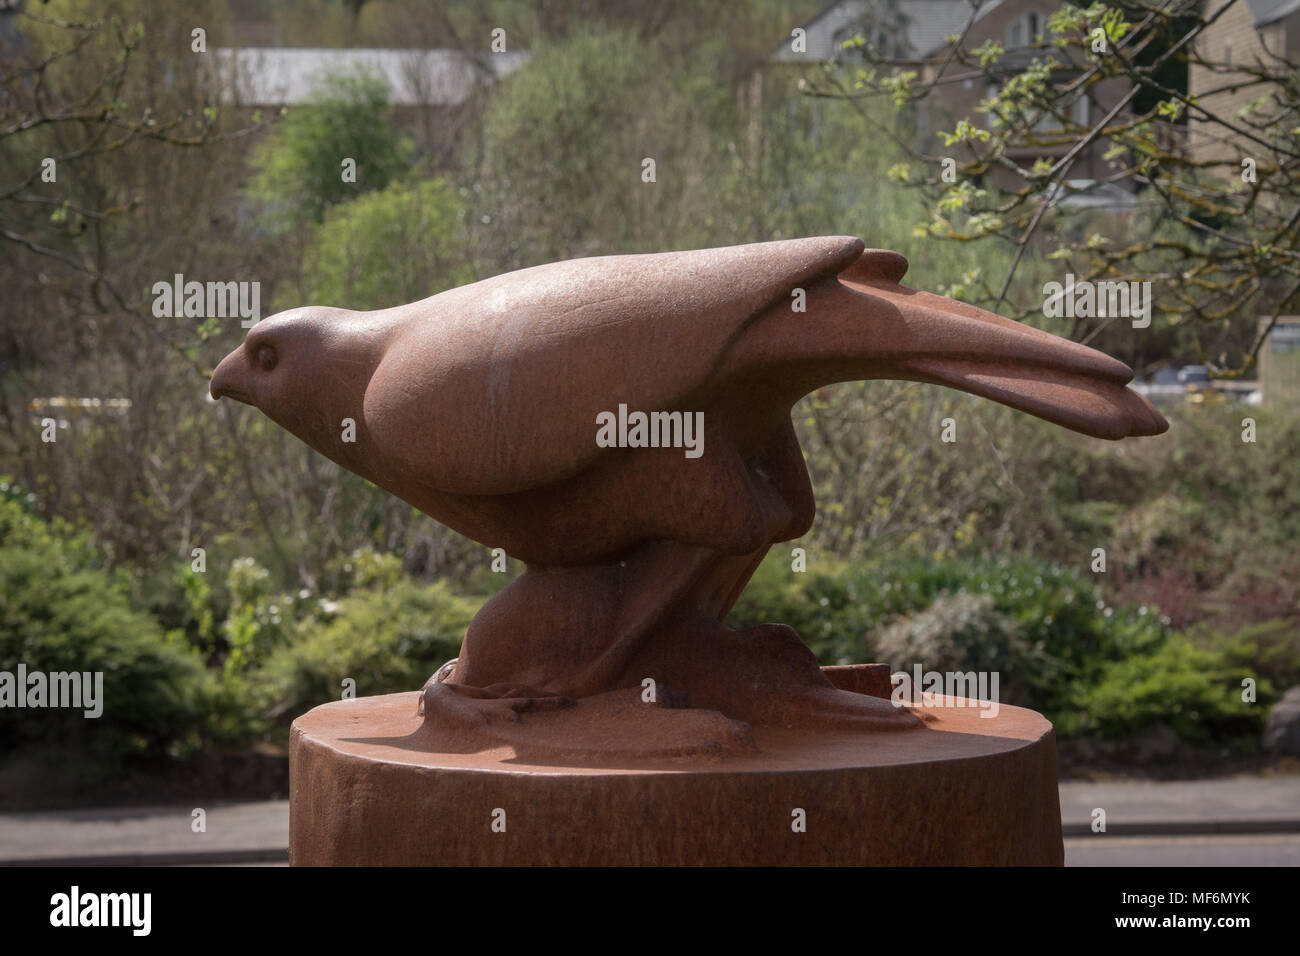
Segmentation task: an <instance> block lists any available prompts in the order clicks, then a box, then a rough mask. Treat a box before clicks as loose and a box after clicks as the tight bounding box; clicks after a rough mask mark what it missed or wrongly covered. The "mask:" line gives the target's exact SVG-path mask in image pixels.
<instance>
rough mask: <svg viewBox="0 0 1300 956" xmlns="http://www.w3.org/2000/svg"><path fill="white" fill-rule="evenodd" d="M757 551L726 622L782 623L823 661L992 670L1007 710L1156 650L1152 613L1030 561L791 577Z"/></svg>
mask: <svg viewBox="0 0 1300 956" xmlns="http://www.w3.org/2000/svg"><path fill="white" fill-rule="evenodd" d="M785 560H786V559H784V558H781V559H777V558H775V556H773V555H769V557H768V558H767V559H765V561H764V563H763V566H762V567H760V569H759V573H758V574H756V575H755V577H754V580H753V582H752V583H751V585H750V587H749V588H747V589H746V591H745V593H744V594H742V595H741V597H740V600H739V601H738V602H737V604H736V607H735V609H734V610H733V611H732V614H731V616H730V618H729V621H728V623H729V624H731V625H732V626H736V627H748V626H752V625H755V624H760V623H764V622H765V621H770V620H781V621H784V622H785V623H788V624H791V625H792V626H794V627H795V628H796V629H797V630H799V631H800V633H801V635H802V636H803V637H804V639H805V640H806V641H807V642H808V644H809V646H810V647H811V648H812V649H813V651H814V652H815V653H816V654H817V655H818V657H819V659H820V660H821V661H822V663H823V664H848V663H863V662H868V661H875V660H882V659H883V660H884V661H885V662H886V663H888V664H890V665H891V667H893V668H894V669H896V670H897V669H900V668H902V669H910V668H911V667H912V666H913V665H915V664H917V663H919V664H922V665H923V667H924V668H925V669H927V670H971V669H976V670H997V671H999V672H1000V674H1001V677H1000V680H1001V682H1002V683H1001V688H1000V690H1001V692H1002V694H1003V697H1004V699H1005V700H1006V701H1007V702H1008V703H1012V704H1017V705H1022V706H1028V707H1034V708H1037V709H1042V710H1045V711H1047V712H1048V714H1049V715H1052V714H1055V713H1061V712H1064V711H1065V710H1067V709H1068V708H1069V707H1070V706H1071V700H1072V695H1073V694H1074V693H1075V690H1076V688H1077V687H1079V686H1087V685H1089V684H1091V683H1092V682H1094V681H1096V680H1098V679H1099V678H1100V676H1101V673H1102V669H1103V667H1105V666H1106V664H1107V662H1110V661H1115V660H1120V659H1125V658H1128V657H1130V656H1135V655H1136V656H1140V655H1143V654H1146V653H1148V652H1151V651H1152V650H1154V649H1157V648H1159V647H1160V646H1161V645H1162V643H1163V641H1164V638H1165V629H1164V626H1163V625H1162V624H1161V623H1160V621H1159V619H1158V617H1157V614H1156V613H1155V611H1154V610H1151V609H1148V608H1128V607H1118V608H1117V607H1112V606H1110V605H1109V604H1107V603H1106V601H1105V600H1104V599H1103V598H1102V597H1101V596H1100V594H1099V592H1098V589H1097V585H1096V583H1095V582H1094V581H1092V580H1089V579H1088V578H1085V577H1084V576H1083V575H1081V574H1080V573H1079V572H1076V571H1073V570H1070V569H1066V568H1062V567H1059V566H1057V565H1053V564H1050V563H1047V562H1044V561H1041V560H1039V559H1034V558H1028V557H1022V558H1015V559H999V560H990V559H987V558H980V557H976V558H963V559H957V560H949V561H938V562H936V561H934V560H932V559H928V558H898V559H893V560H890V561H881V562H872V563H870V564H866V565H861V566H856V567H850V566H846V565H844V564H842V563H838V562H832V563H828V564H827V566H826V568H825V569H820V568H819V569H817V570H810V571H808V572H807V573H806V574H794V573H792V572H791V571H790V569H789V565H788V564H786V563H785Z"/></svg>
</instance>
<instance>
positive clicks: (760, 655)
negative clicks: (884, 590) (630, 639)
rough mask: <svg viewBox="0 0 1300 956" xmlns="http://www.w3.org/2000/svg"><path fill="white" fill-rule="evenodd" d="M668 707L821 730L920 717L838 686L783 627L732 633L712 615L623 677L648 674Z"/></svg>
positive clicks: (914, 722) (880, 726) (678, 630)
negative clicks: (700, 710)
mask: <svg viewBox="0 0 1300 956" xmlns="http://www.w3.org/2000/svg"><path fill="white" fill-rule="evenodd" d="M647 678H648V679H650V680H653V681H655V686H656V688H657V690H658V692H659V693H660V694H661V695H662V697H663V699H664V700H666V701H667V702H668V703H669V706H675V707H691V708H704V709H708V710H717V711H720V712H722V713H724V714H726V715H727V716H728V717H730V718H732V719H735V720H743V721H745V722H747V723H749V724H753V725H758V726H774V727H784V728H791V729H809V730H811V729H817V730H849V731H862V730H867V731H875V730H907V729H909V728H914V727H918V726H920V719H919V718H918V717H917V716H916V715H915V714H913V713H912V712H911V710H909V709H908V708H907V707H903V706H897V705H895V704H894V703H893V701H890V700H886V699H884V698H880V697H871V696H868V695H866V694H857V693H853V692H852V691H847V690H841V689H839V688H837V687H836V686H835V685H834V684H832V683H831V682H830V680H829V679H827V677H826V675H825V674H823V673H822V669H821V667H820V666H818V664H817V658H816V657H815V656H814V655H813V653H812V651H810V650H809V649H808V647H807V646H806V645H805V644H804V643H803V641H802V640H800V638H799V635H798V633H797V632H796V631H795V630H794V629H793V628H791V627H787V626H786V625H784V624H764V625H760V626H759V627H753V628H748V629H745V630H740V631H736V630H731V629H730V628H727V627H725V626H723V625H722V624H720V623H719V622H717V621H715V620H711V619H699V620H695V621H691V622H682V623H681V624H680V626H677V627H674V628H673V629H672V630H671V632H670V633H667V634H664V635H661V636H658V637H657V639H656V640H655V641H654V642H653V645H652V646H650V647H647V648H646V649H645V650H644V651H643V652H642V653H641V654H640V655H638V657H637V659H636V660H634V661H633V663H632V666H631V667H629V668H628V670H627V671H626V672H625V673H624V675H623V683H625V684H636V685H642V684H643V682H644V681H645V680H646V679H647Z"/></svg>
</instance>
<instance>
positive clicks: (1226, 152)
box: [1187, 0, 1300, 176]
mask: <svg viewBox="0 0 1300 956" xmlns="http://www.w3.org/2000/svg"><path fill="white" fill-rule="evenodd" d="M1225 6H1228V9H1227V10H1223V8H1224V7H1225ZM1220 11H1222V15H1221V16H1219V17H1218V18H1217V19H1216V20H1215V21H1214V22H1213V23H1211V24H1210V25H1209V26H1208V27H1206V29H1205V30H1204V32H1202V33H1201V35H1200V36H1199V37H1198V38H1197V41H1196V52H1197V53H1198V54H1199V55H1200V59H1202V60H1204V61H1207V62H1208V63H1209V64H1210V65H1209V66H1207V65H1205V63H1198V62H1196V61H1195V60H1193V61H1192V63H1191V64H1190V65H1189V68H1188V76H1187V90H1188V93H1189V94H1190V95H1192V96H1195V97H1197V98H1198V100H1199V102H1200V104H1201V105H1202V106H1204V107H1205V108H1206V109H1207V110H1209V111H1210V112H1211V113H1214V114H1215V115H1217V116H1223V117H1229V116H1232V115H1233V114H1234V113H1236V112H1237V111H1238V110H1240V109H1242V108H1243V107H1244V106H1246V105H1247V104H1248V103H1250V102H1251V101H1252V100H1255V99H1258V98H1260V97H1261V96H1266V95H1267V94H1268V92H1269V90H1268V89H1267V88H1266V87H1265V86H1263V85H1262V84H1260V83H1254V84H1252V85H1249V86H1243V87H1241V88H1240V89H1225V87H1230V86H1232V85H1234V84H1240V83H1246V82H1247V81H1249V80H1250V79H1251V77H1250V76H1249V75H1248V74H1246V73H1241V72H1234V71H1232V70H1231V69H1230V67H1232V66H1234V65H1242V66H1247V65H1254V64H1263V65H1264V66H1266V67H1268V66H1270V64H1273V67H1272V68H1276V62H1277V60H1276V59H1275V58H1281V59H1282V60H1285V61H1287V63H1288V64H1290V66H1291V68H1292V69H1294V68H1295V65H1296V64H1298V63H1300V0H1208V2H1207V4H1206V12H1205V16H1206V17H1207V18H1209V17H1213V16H1215V14H1217V13H1219V12H1220ZM1188 127H1189V129H1188V137H1189V142H1188V153H1189V155H1190V158H1192V159H1193V160H1196V161H1199V162H1209V161H1213V160H1219V161H1221V162H1224V163H1226V164H1227V167H1226V168H1224V170H1223V172H1224V174H1225V175H1229V176H1236V175H1238V173H1239V171H1240V164H1241V160H1242V159H1243V158H1247V155H1248V154H1247V153H1245V152H1244V147H1243V145H1242V144H1241V143H1240V142H1236V141H1235V137H1233V136H1232V134H1231V133H1229V132H1228V131H1226V130H1224V129H1223V128H1222V127H1217V126H1215V125H1213V124H1210V123H1206V122H1204V121H1199V120H1197V119H1196V118H1195V117H1192V118H1190V119H1189V122H1188ZM1255 158H1256V159H1260V158H1261V157H1255Z"/></svg>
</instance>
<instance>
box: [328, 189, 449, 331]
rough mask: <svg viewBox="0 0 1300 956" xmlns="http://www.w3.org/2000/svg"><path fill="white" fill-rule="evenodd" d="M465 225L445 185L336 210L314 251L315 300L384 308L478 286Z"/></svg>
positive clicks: (389, 192) (389, 193)
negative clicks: (470, 262) (454, 288)
mask: <svg viewBox="0 0 1300 956" xmlns="http://www.w3.org/2000/svg"><path fill="white" fill-rule="evenodd" d="M463 219H464V210H463V208H462V204H461V201H460V199H459V197H458V196H457V195H456V193H455V191H454V190H453V189H452V188H451V187H450V186H449V185H448V184H447V182H446V181H445V180H443V179H428V180H423V181H419V182H414V183H410V184H406V183H393V184H392V185H390V186H388V187H387V188H385V189H382V190H378V191H376V192H372V193H369V194H368V195H365V196H361V197H358V198H356V199H353V200H352V201H350V202H346V203H341V204H339V205H337V206H334V207H333V208H331V209H330V210H329V212H328V213H326V216H325V221H324V223H323V224H322V225H321V226H320V228H319V229H317V231H316V233H315V236H314V238H313V240H312V243H311V246H310V247H309V249H308V252H307V262H306V268H305V287H306V293H307V296H308V298H309V299H310V300H311V301H313V302H318V303H321V304H325V305H338V306H346V307H347V308H352V309H382V308H387V307H389V306H394V305H401V304H403V303H406V302H412V301H415V300H418V299H423V298H426V297H428V296H431V295H434V294H435V293H438V292H441V291H442V290H443V289H447V288H450V287H452V286H456V285H461V284H463V283H466V282H472V281H473V279H474V276H473V274H472V272H471V271H470V268H469V265H468V262H467V256H466V253H465V235H464V230H463Z"/></svg>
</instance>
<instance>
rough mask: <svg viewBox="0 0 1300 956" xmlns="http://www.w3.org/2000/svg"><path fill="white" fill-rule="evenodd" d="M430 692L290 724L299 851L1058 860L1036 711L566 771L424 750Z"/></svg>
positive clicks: (496, 756) (960, 713) (1047, 727)
mask: <svg viewBox="0 0 1300 956" xmlns="http://www.w3.org/2000/svg"><path fill="white" fill-rule="evenodd" d="M833 679H834V678H833ZM836 682H837V683H839V681H838V680H837V681H836ZM418 697H419V695H418V694H416V693H408V694H390V695H388V696H385V697H369V698H361V699H358V700H353V701H340V702H337V703H331V704H325V705H323V706H320V707H317V708H316V709H314V710H312V711H311V712H310V713H308V714H306V715H304V716H302V717H300V718H299V719H298V720H296V721H295V722H294V725H293V738H292V743H291V746H290V755H289V761H290V778H291V789H292V796H291V801H290V836H289V858H290V862H291V863H293V864H294V865H298V866H304V865H470V864H489V865H566V864H568V865H590V864H632V865H673V864H685V865H707V864H730V865H784V864H797V865H806V864H830V865H843V864H850V865H853V864H858V865H861V864H874V865H886V866H904V865H984V866H989V865H992V866H1000V865H1026V866H1059V865H1061V863H1062V862H1063V855H1064V852H1063V848H1062V842H1061V813H1060V804H1059V800H1058V796H1057V786H1056V745H1055V739H1054V735H1053V732H1052V726H1051V724H1049V723H1048V722H1047V721H1046V720H1045V719H1044V718H1043V717H1042V716H1041V715H1039V714H1037V713H1035V712H1033V711H1030V710H1024V709H1022V708H1018V707H1009V706H1006V705H1003V706H1002V707H1001V709H1000V711H999V713H998V714H997V716H996V717H992V718H989V717H981V716H979V715H980V714H981V710H979V709H978V708H977V707H976V706H974V705H971V706H962V707H958V706H944V707H926V708H924V709H919V710H918V711H917V713H919V714H921V715H923V716H924V717H925V724H924V726H919V727H917V728H916V729H912V730H904V731H898V732H893V733H856V734H831V733H824V732H823V733H815V734H809V733H807V732H802V733H794V732H789V731H777V730H766V731H764V730H762V729H761V728H760V729H756V730H755V733H754V737H755V741H756V743H757V745H758V750H757V752H756V753H753V754H751V755H747V756H740V757H727V758H725V759H721V760H714V761H705V760H701V759H699V758H695V759H692V760H690V761H685V762H683V761H661V762H659V763H645V762H638V763H630V762H625V763H624V764H623V765H621V766H605V767H592V766H580V767H579V766H574V767H567V766H538V765H530V764H528V763H522V762H519V761H518V760H517V759H516V758H515V757H514V755H513V753H512V752H510V751H509V750H508V749H503V750H500V751H489V752H483V753H466V754H446V753H427V752H423V751H422V750H419V749H414V748H416V747H417V746H418V744H417V743H416V742H415V741H416V739H417V737H418V735H417V734H416V731H417V730H418V729H419V727H420V725H421V718H420V717H417V716H416V701H417V699H418ZM946 702H947V703H949V704H951V703H953V702H954V699H953V698H947V699H946ZM800 811H801V812H800Z"/></svg>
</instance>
